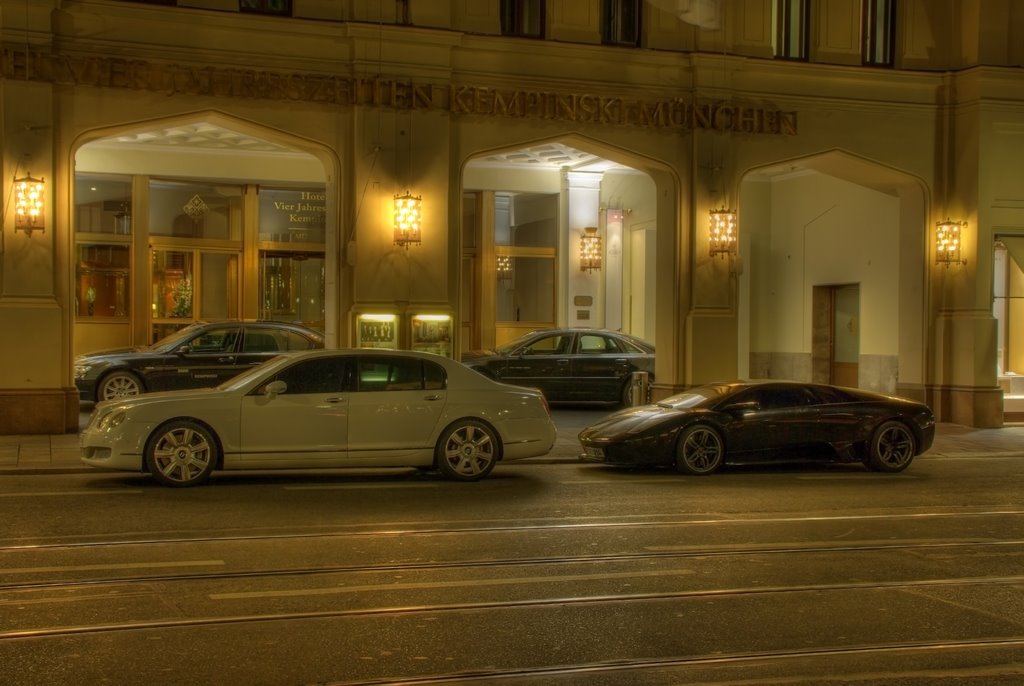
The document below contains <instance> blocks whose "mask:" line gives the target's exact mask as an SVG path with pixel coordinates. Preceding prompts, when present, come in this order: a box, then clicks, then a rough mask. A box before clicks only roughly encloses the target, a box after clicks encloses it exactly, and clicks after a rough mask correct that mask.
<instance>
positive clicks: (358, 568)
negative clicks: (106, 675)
mask: <svg viewBox="0 0 1024 686" xmlns="http://www.w3.org/2000/svg"><path fill="white" fill-rule="evenodd" d="M104 545H105V544H99V546H100V547H103V546H104ZM1007 547H1019V548H1022V549H1024V539H1012V540H1010V539H1008V540H1001V541H956V542H928V543H921V542H918V543H886V544H879V543H870V544H864V545H857V544H849V543H844V544H841V545H835V544H833V545H813V546H792V545H788V546H772V545H767V546H766V545H757V546H732V547H729V548H728V549H722V548H721V547H708V548H704V549H698V550H685V551H681V550H677V551H645V552H636V553H613V554H603V555H563V556H558V557H514V558H484V559H472V560H458V561H450V562H404V563H389V564H364V565H329V566H312V567H301V568H287V569H253V570H239V571H229V572H200V573H190V574H159V575H156V574H154V575H146V576H119V577H109V578H99V579H96V578H90V579H84V578H83V579H71V580H69V579H62V580H45V581H39V580H33V581H24V582H4V583H0V592H3V591H19V590H28V589H66V588H75V587H86V586H92V587H95V586H105V585H119V586H120V585H126V584H129V585H130V584H148V583H157V582H159V583H165V582H166V583H171V582H189V581H226V580H232V579H253V578H263V579H269V578H278V577H291V576H314V575H333V574H367V573H370V574H375V573H376V574H383V573H390V572H411V571H421V572H423V571H426V572H438V571H449V570H460V569H469V568H474V569H481V568H499V567H531V566H544V565H554V566H557V565H570V564H572V565H576V564H579V565H584V564H606V563H611V562H645V561H652V560H684V559H694V558H726V557H750V556H756V555H797V554H800V555H809V554H821V553H856V552H907V551H922V550H950V551H954V550H961V551H962V550H964V549H969V548H979V549H996V548H1007ZM5 571H6V573H8V574H10V573H12V572H11V571H10V570H0V574H2V573H4V572H5ZM15 571H17V570H15Z"/></svg>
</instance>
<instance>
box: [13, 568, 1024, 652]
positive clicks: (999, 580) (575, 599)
mask: <svg viewBox="0 0 1024 686" xmlns="http://www.w3.org/2000/svg"><path fill="white" fill-rule="evenodd" d="M1021 583H1024V575H1016V576H1007V577H982V578H964V579H931V580H916V581H900V582H860V583H836V584H802V585H793V586H774V587H747V588H719V589H704V590H696V591H669V592H654V593H620V594H600V595H593V596H559V597H553V598H537V599H528V600H507V601H484V602H466V603H436V604H417V605H407V606H398V607H378V608H360V609H336V610H318V611H303V612H278V613H267V614H262V615H253V614H246V615H230V616H220V617H194V618H189V619H173V620H156V621H134V622H111V623H101V624H95V625H79V626H65V627H51V628H40V629H21V630H9V631H0V641H10V640H16V639H29V638H54V637H62V636H75V635H82V634H96V633H114V632H123V631H145V630H152V629H169V628H181V627H198V626H215V625H231V624H234V625H237V624H252V623H264V622H290V621H295V620H311V619H328V618H344V617H371V616H377V617H380V616H397V615H412V614H438V613H458V612H479V611H482V610H508V609H518V608H539V607H551V606H558V607H567V606H581V605H600V604H616V603H620V604H621V603H633V602H649V601H664V600H688V599H698V598H724V597H733V598H736V597H752V596H764V595H782V594H797V593H822V592H830V591H865V590H868V591H870V590H882V589H887V590H909V589H925V588H932V589H935V588H953V587H958V588H963V587H968V586H971V587H976V586H993V585H1004V586H1005V585H1015V584H1021Z"/></svg>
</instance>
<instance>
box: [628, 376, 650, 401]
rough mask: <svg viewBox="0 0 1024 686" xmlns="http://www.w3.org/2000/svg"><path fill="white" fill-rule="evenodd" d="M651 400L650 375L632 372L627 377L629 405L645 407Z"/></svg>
mask: <svg viewBox="0 0 1024 686" xmlns="http://www.w3.org/2000/svg"><path fill="white" fill-rule="evenodd" d="M650 398H651V375H650V374H648V373H647V372H633V373H632V374H631V375H630V377H629V404H630V405H632V406H634V407H635V406H636V405H646V404H647V403H648V402H650Z"/></svg>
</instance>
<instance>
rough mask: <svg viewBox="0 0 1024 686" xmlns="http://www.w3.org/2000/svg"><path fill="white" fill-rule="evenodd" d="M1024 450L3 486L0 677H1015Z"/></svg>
mask: <svg viewBox="0 0 1024 686" xmlns="http://www.w3.org/2000/svg"><path fill="white" fill-rule="evenodd" d="M1022 477H1024V458H1021V457H1007V456H993V457H977V456H975V457H970V458H962V459H961V458H948V457H944V458H931V459H929V458H928V457H927V456H925V457H922V458H919V459H918V460H916V461H915V463H914V464H913V465H912V466H911V468H910V469H909V470H907V471H906V472H904V473H901V474H896V475H883V474H876V473H872V472H868V471H867V470H865V469H864V468H862V467H859V466H856V465H843V466H813V465H812V466H803V467H773V468H758V469H755V468H729V469H726V470H724V471H723V472H721V473H719V474H716V475H713V476H710V477H703V478H696V477H684V476H680V475H677V474H674V473H672V472H669V471H661V470H639V471H635V470H617V469H609V468H605V467H601V466H596V465H583V464H572V463H569V464H566V463H562V464H549V463H535V464H520V465H501V466H499V467H498V468H497V469H496V470H495V471H494V473H493V474H492V476H491V477H490V478H488V479H485V480H483V481H480V482H478V483H466V484H463V483H451V482H447V481H444V480H442V479H440V478H439V477H437V476H434V475H431V474H423V473H420V472H418V471H416V470H404V469H402V470H357V471H352V472H339V471H332V472H325V473H315V472H290V473H228V474H217V475H215V477H214V478H213V479H212V480H211V482H210V483H209V484H207V485H206V486H203V487H199V488H193V489H182V490H178V489H167V488H162V487H160V486H157V485H156V484H154V483H153V481H152V480H150V479H149V478H147V477H146V476H144V475H134V474H119V473H103V472H96V473H84V474H53V475H27V474H26V475H17V476H7V477H4V478H3V479H0V521H3V522H4V523H5V524H4V527H3V533H2V534H0V607H2V608H3V611H2V612H0V664H2V665H3V669H2V672H0V674H2V675H0V683H3V684H11V685H15V684H32V685H35V684H43V683H45V684H97V683H116V684H147V685H151V684H153V685H155V684H180V683H192V684H229V685H230V684H246V685H250V684H274V685H277V684H311V683H334V684H370V683H373V684H386V683H403V684H416V683H431V684H436V683H479V682H481V681H486V683H496V684H529V685H531V686H532V685H534V684H573V685H576V684H581V685H582V684H588V685H590V684H597V685H601V684H652V685H661V684H686V683H733V684H738V683H742V684H829V683H833V684H840V683H842V684H850V683H858V684H879V683H884V684H890V683H891V684H1020V683H1024V572H1022V566H1021V559H1024V536H1022V532H1024V485H1022V484H1024V478H1022Z"/></svg>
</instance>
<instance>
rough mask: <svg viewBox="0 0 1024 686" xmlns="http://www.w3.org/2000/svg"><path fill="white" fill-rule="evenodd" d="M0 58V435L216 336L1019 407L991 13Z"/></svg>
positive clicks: (1022, 134)
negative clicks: (306, 330) (577, 359)
mask: <svg viewBox="0 0 1024 686" xmlns="http://www.w3.org/2000/svg"><path fill="white" fill-rule="evenodd" d="M0 38H2V67H0V68H2V71H0V102H2V139H0V146H2V149H3V169H4V177H3V178H4V184H3V189H4V192H3V224H2V234H0V433H3V434H30V433H64V432H74V431H77V429H78V421H79V412H80V404H79V398H78V393H77V391H76V389H75V385H74V373H75V365H74V361H75V357H76V356H77V355H80V354H83V353H87V352H92V351H97V350H102V349H108V348H117V347H126V346H136V345H146V344H149V343H152V342H153V341H155V340H156V339H158V338H160V337H162V336H163V335H166V334H167V333H170V332H172V331H174V330H176V329H178V328H181V327H182V326H186V325H188V324H190V323H193V322H196V321H207V320H212V319H221V318H247V319H257V318H258V319H278V320H283V321H295V322H301V323H304V324H306V325H307V326H310V327H312V328H316V329H319V330H321V331H323V332H324V333H325V335H326V340H327V345H328V346H329V347H361V346H372V347H394V348H400V349H419V350H429V351H432V352H436V353H439V354H443V355H448V356H451V357H455V358H456V359H458V357H459V356H460V355H461V354H462V353H463V352H465V351H469V350H476V349H483V348H491V347H494V346H495V345H500V344H501V343H503V342H506V341H509V340H511V339H512V338H514V337H516V336H517V335H519V334H521V333H525V332H528V331H531V330H534V329H537V328H544V327H556V326H578V327H594V328H608V329H617V330H622V331H626V332H629V333H632V334H635V335H638V336H640V337H642V338H646V339H648V340H650V341H652V342H653V343H654V344H655V346H656V350H657V360H656V366H655V374H654V378H653V380H652V395H653V396H654V397H655V398H660V397H665V396H667V395H669V394H672V393H674V392H677V391H680V390H682V389H685V388H688V387H690V386H693V385H696V384H700V383H703V382H708V381H715V380H725V379H735V378H779V379H796V380H805V381H812V380H813V381H821V382H826V383H836V384H840V385H847V386H856V387H860V388H865V389H871V390H878V391H882V392H886V393H892V394H897V395H902V396H906V397H911V398H915V399H920V400H924V401H926V402H927V403H929V404H930V405H931V406H932V408H933V409H934V410H935V413H936V416H937V418H938V419H939V420H940V421H945V422H955V423H960V424H965V425H970V426H977V427H996V426H1000V425H1001V424H1002V423H1003V422H1004V421H1008V420H1013V419H1015V418H1017V417H1015V415H1018V414H1019V413H1021V412H1024V380H1021V377H1018V375H1022V377H1024V326H1022V325H1021V321H1022V320H1024V272H1022V270H1021V266H1022V265H1024V171H1022V164H1021V160H1024V69H1022V65H1024V4H1021V3H1014V2H1008V1H1002V2H996V1H991V0H944V1H943V2H934V1H932V0H861V1H858V0H718V1H716V0H646V1H642V0H632V1H629V0H546V1H545V0H532V1H531V0H521V1H519V2H515V1H513V0H506V1H502V0H404V1H403V0H379V1H375V0H351V1H348V0H291V1H290V2H289V1H288V0H177V1H176V2H175V1H174V0H152V1H149V2H146V1H131V0H0ZM399 205H402V207H403V210H404V211H406V212H412V213H413V215H414V216H412V219H411V221H410V220H409V219H410V218H409V217H408V216H406V221H405V222H404V223H402V224H399V222H398V220H397V219H396V215H397V210H396V208H397V207H398V206H399ZM417 213H418V216H415V215H416V214H417ZM1018 396H1019V397H1020V398H1021V403H1022V404H1021V405H1020V406H1019V407H1018V406H1016V405H1015V402H1017V399H1018ZM1021 416H1024V415H1021Z"/></svg>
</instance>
